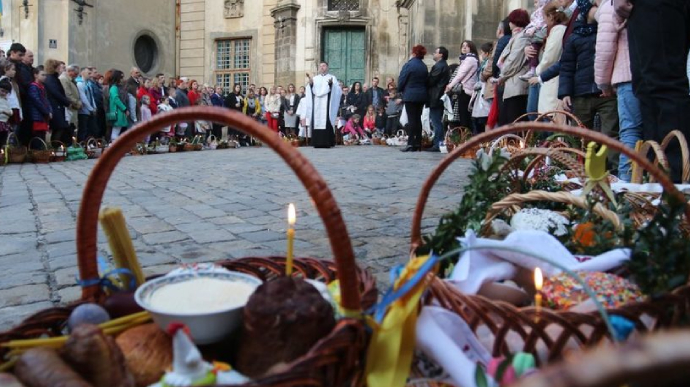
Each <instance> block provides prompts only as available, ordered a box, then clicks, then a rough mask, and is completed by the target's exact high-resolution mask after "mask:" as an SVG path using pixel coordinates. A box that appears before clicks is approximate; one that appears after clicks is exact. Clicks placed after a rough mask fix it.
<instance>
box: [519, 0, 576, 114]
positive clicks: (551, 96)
mask: <svg viewBox="0 0 690 387" xmlns="http://www.w3.org/2000/svg"><path fill="white" fill-rule="evenodd" d="M544 17H545V18H546V26H547V28H548V30H549V33H548V36H547V38H546V45H545V46H544V51H543V54H542V57H541V60H539V65H538V66H537V76H536V77H533V78H531V79H530V80H529V83H530V85H534V84H537V83H540V84H541V90H540V91H539V108H538V111H539V113H541V114H543V113H548V112H552V111H554V110H558V108H559V105H560V103H561V101H560V100H559V99H558V77H555V78H553V79H551V80H549V81H546V82H542V80H541V78H540V77H539V75H540V74H541V73H542V72H543V71H546V69H548V68H549V67H551V66H552V65H554V64H556V63H558V61H559V60H560V59H561V54H562V53H563V36H564V35H565V30H566V28H567V27H566V24H567V23H568V16H567V15H566V14H565V12H564V11H563V10H562V9H561V1H560V0H554V1H552V2H550V3H549V4H547V5H546V6H545V7H544Z"/></svg>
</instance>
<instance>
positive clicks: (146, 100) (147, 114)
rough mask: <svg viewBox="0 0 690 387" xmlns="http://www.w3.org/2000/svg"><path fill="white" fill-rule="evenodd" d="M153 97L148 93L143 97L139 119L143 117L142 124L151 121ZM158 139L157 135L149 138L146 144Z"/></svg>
mask: <svg viewBox="0 0 690 387" xmlns="http://www.w3.org/2000/svg"><path fill="white" fill-rule="evenodd" d="M150 105H151V96H150V95H149V94H148V93H146V94H143V95H142V96H141V106H140V107H139V117H141V122H146V121H148V120H150V119H151V117H152V116H153V114H151V106H150ZM156 138H158V136H157V135H153V137H151V136H147V137H146V143H148V142H149V141H155V140H156Z"/></svg>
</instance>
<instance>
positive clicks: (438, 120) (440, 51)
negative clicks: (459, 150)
mask: <svg viewBox="0 0 690 387" xmlns="http://www.w3.org/2000/svg"><path fill="white" fill-rule="evenodd" d="M433 55H434V62H436V63H435V64H434V66H433V67H432V68H431V70H430V71H429V80H428V81H427V86H428V88H429V103H428V106H429V120H430V121H431V127H432V128H433V129H434V146H433V147H431V148H429V149H427V151H429V152H440V147H439V145H440V143H441V141H442V140H443V136H445V134H446V133H445V132H446V131H445V128H444V127H443V102H442V101H441V97H442V96H443V92H444V91H445V89H446V85H447V84H448V82H449V81H450V68H449V67H448V62H447V60H448V49H447V48H445V47H443V46H441V47H439V48H437V49H436V51H434V54H433Z"/></svg>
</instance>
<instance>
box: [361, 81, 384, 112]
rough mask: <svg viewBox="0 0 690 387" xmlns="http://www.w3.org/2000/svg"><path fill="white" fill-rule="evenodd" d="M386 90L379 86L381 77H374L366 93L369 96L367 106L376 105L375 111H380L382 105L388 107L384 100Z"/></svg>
mask: <svg viewBox="0 0 690 387" xmlns="http://www.w3.org/2000/svg"><path fill="white" fill-rule="evenodd" d="M385 93H386V91H385V90H383V89H382V88H380V87H379V77H374V78H372V80H371V87H370V88H369V89H368V90H367V91H366V92H365V93H364V95H365V96H366V97H367V108H368V107H369V106H370V105H371V106H374V111H375V112H376V111H378V109H379V108H380V107H382V108H385V107H386V101H385V100H384V97H385Z"/></svg>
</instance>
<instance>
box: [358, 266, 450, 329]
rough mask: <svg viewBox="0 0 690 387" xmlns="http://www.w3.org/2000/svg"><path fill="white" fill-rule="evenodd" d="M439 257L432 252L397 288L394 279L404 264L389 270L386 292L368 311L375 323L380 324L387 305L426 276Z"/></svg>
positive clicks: (405, 293) (404, 294) (403, 294)
mask: <svg viewBox="0 0 690 387" xmlns="http://www.w3.org/2000/svg"><path fill="white" fill-rule="evenodd" d="M438 260H439V257H438V256H437V255H435V254H433V253H432V255H431V256H430V257H429V259H427V261H426V262H424V264H422V266H421V267H420V268H419V270H417V272H416V273H415V274H414V275H413V276H412V278H410V280H409V281H407V282H405V283H403V284H402V285H401V286H400V287H399V288H398V289H397V290H395V289H394V284H395V281H396V280H397V279H398V278H400V274H401V273H402V270H403V268H404V265H399V266H396V267H395V268H393V269H392V270H391V286H390V288H389V289H388V291H386V294H385V295H384V296H383V298H382V299H381V302H379V303H378V304H376V305H374V306H373V307H372V308H371V309H370V310H369V311H368V313H369V314H373V315H374V319H375V320H376V322H377V323H379V324H381V322H383V318H384V317H385V316H386V311H387V310H388V307H389V306H390V305H391V304H393V303H394V302H395V301H397V300H399V299H400V298H402V297H404V296H406V295H407V293H409V292H410V291H412V289H414V288H415V287H416V286H417V284H418V283H419V282H420V281H422V280H423V279H424V277H426V275H427V274H428V273H429V272H430V271H431V270H432V269H433V268H434V266H436V263H437V262H438Z"/></svg>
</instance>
